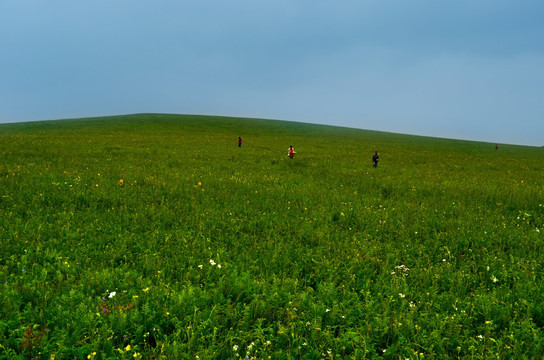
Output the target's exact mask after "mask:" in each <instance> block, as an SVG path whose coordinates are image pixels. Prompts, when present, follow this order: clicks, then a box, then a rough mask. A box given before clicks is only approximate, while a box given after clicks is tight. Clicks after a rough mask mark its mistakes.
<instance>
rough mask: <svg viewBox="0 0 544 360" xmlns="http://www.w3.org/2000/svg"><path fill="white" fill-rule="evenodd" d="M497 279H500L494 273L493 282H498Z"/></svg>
mask: <svg viewBox="0 0 544 360" xmlns="http://www.w3.org/2000/svg"><path fill="white" fill-rule="evenodd" d="M497 281H499V279H497V278H496V277H495V275H493V282H494V283H496V282H497Z"/></svg>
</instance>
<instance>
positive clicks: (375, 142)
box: [0, 114, 544, 359]
mask: <svg viewBox="0 0 544 360" xmlns="http://www.w3.org/2000/svg"><path fill="white" fill-rule="evenodd" d="M238 136H241V137H242V139H243V140H244V142H243V145H242V147H241V148H239V147H238V146H237V140H238ZM289 145H293V146H294V148H295V150H296V151H297V155H296V157H295V158H294V159H288V158H287V157H286V154H287V148H288V146H289ZM375 150H377V151H379V152H380V155H381V161H380V164H379V166H378V167H377V168H373V167H372V165H371V157H372V154H373V152H374V151H375ZM0 155H1V156H0V280H1V283H0V357H1V358H12V359H18V358H20V359H31V358H32V359H73V358H76V359H114V358H124V359H134V358H138V359H140V358H141V359H152V358H154V359H195V358H199V359H239V358H244V359H245V358H249V359H269V358H270V359H340V358H344V359H367V358H368V359H372V358H386V359H423V358H425V359H434V358H437V359H438V358H440V359H447V358H451V359H455V358H474V359H512V358H516V359H522V358H541V357H542V356H544V331H543V326H544V297H543V295H542V294H543V293H544V287H543V270H544V269H543V261H542V250H543V243H544V241H543V240H544V239H543V232H544V226H543V223H544V195H543V181H542V179H543V175H544V171H543V164H544V149H542V148H535V147H522V146H513V145H502V144H501V145H500V147H499V149H498V150H495V146H494V144H488V143H478V142H467V141H456V140H447V139H434V138H425V137H415V136H405V135H397V134H390V133H380V132H371V131H363V130H354V129H347V128H336V127H328V126H320V125H310V124H302V123H292V122H282V121H266V120H253V119H237V118H219V117H201V116H180V115H147V114H144V115H130V116H120V117H111V118H94V119H78V120H63V121H50V122H35V123H22V124H9V125H1V126H0Z"/></svg>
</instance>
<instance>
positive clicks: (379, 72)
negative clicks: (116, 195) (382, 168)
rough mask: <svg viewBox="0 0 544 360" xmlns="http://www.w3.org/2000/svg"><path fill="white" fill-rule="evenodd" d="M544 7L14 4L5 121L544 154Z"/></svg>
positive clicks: (0, 15)
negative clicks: (300, 125)
mask: <svg viewBox="0 0 544 360" xmlns="http://www.w3.org/2000/svg"><path fill="white" fill-rule="evenodd" d="M542 14H544V3H542V2H541V1H529V0H521V1H517V2H511V1H503V0H497V1H489V0H482V1H477V2H476V1H468V0H460V1H456V2H437V1H431V0H421V1H419V0H418V1H413V2H406V1H401V0H391V1H387V0H386V1H383V0H364V1H361V0H357V1H355V0H347V1H342V2H330V1H322V0H315V1H307V0H302V1H286V0H277V1H274V2H269V1H263V0H256V1H255V0H252V1H249V0H233V1H229V2H225V1H217V0H203V1H199V2H179V1H173V0H159V1H154V2H151V1H144V0H131V1H128V0H117V1H105V0H97V1H94V2H85V3H84V2H77V1H68V0H62V1H61V0H52V1H47V2H44V1H38V0H29V1H18V0H6V1H3V2H2V3H1V4H0V36H1V37H0V44H1V47H0V48H1V50H0V51H1V53H2V66H1V68H0V76H1V80H2V81H0V122H11V121H27V120H45V119H58V118H67V117H83V116H100V115H114V114H125V113H137V112H163V113H191V114H216V115H231V116H249V117H261V118H274V119H285V120H293V121H304V122H314V123H324V124H331V125H341V126H349V127H357V128H365V129H375V130H385V131H392V132H400V133H411V134H420V135H430V136H440V137H451V138H462V139H473V140H482V141H491V142H505V143H518V144H528V145H544V141H542V136H541V134H543V133H544V121H543V120H544V105H543V104H544V85H543V84H544V75H543V70H542V69H543V68H544V66H543V65H544V43H543V42H542V39H543V38H544V22H542V21H541V15H542Z"/></svg>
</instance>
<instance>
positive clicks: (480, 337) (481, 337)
mask: <svg viewBox="0 0 544 360" xmlns="http://www.w3.org/2000/svg"><path fill="white" fill-rule="evenodd" d="M476 337H477V338H478V339H480V340H482V339H483V338H484V337H483V336H482V335H478V336H476Z"/></svg>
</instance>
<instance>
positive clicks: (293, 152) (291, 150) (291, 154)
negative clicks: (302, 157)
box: [287, 145, 296, 159]
mask: <svg viewBox="0 0 544 360" xmlns="http://www.w3.org/2000/svg"><path fill="white" fill-rule="evenodd" d="M295 154H296V152H295V149H293V145H291V146H289V150H288V153H287V156H289V157H290V158H291V159H292V158H294V157H295Z"/></svg>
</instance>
